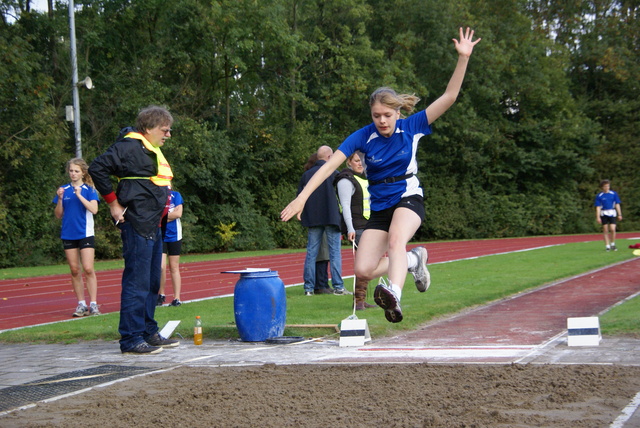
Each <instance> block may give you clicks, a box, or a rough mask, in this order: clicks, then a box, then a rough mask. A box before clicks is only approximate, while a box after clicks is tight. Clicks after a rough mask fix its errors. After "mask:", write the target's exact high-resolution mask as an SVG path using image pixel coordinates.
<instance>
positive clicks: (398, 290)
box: [389, 282, 402, 300]
mask: <svg viewBox="0 0 640 428" xmlns="http://www.w3.org/2000/svg"><path fill="white" fill-rule="evenodd" d="M389 287H391V289H392V290H393V292H394V293H396V296H398V300H400V298H401V297H402V288H400V287H398V286H397V285H395V284H394V283H392V282H390V283H389Z"/></svg>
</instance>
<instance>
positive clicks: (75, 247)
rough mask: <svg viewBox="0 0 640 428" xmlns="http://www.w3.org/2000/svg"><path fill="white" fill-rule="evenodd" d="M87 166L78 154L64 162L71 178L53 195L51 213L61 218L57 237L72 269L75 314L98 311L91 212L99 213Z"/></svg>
mask: <svg viewBox="0 0 640 428" xmlns="http://www.w3.org/2000/svg"><path fill="white" fill-rule="evenodd" d="M88 169H89V166H88V165H87V163H86V162H85V161H84V160H83V159H80V158H74V159H71V160H70V161H69V162H67V173H68V174H69V178H70V179H71V182H70V183H68V184H65V185H64V186H60V187H59V188H58V191H57V192H56V196H55V197H54V198H53V203H54V204H55V205H56V207H55V209H54V214H55V216H56V218H59V219H62V230H61V232H60V238H62V245H63V247H64V253H65V255H66V257H67V262H68V263H69V268H70V270H71V284H72V285H73V291H74V292H75V293H76V297H77V299H78V306H77V308H76V311H75V312H74V313H73V316H74V317H82V316H85V315H98V314H100V310H99V309H98V301H97V298H98V281H97V279H96V273H95V271H94V269H93V263H94V256H95V237H94V231H93V216H94V215H95V214H97V213H98V199H99V198H98V192H96V189H95V188H94V187H93V181H92V180H91V176H90V175H89V174H88ZM80 264H82V270H83V271H84V275H85V278H86V281H87V292H88V293H89V305H87V302H86V300H85V298H84V284H83V283H82V271H81V270H80Z"/></svg>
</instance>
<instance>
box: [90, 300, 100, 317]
mask: <svg viewBox="0 0 640 428" xmlns="http://www.w3.org/2000/svg"><path fill="white" fill-rule="evenodd" d="M89 314H90V315H100V309H98V304H97V303H92V304H91V305H90V306H89Z"/></svg>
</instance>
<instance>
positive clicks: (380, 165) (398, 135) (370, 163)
mask: <svg viewBox="0 0 640 428" xmlns="http://www.w3.org/2000/svg"><path fill="white" fill-rule="evenodd" d="M429 134H431V126H429V122H428V121H427V114H426V113H425V111H424V110H422V111H419V112H418V113H415V114H412V115H411V116H409V117H408V118H406V119H398V120H397V122H396V129H395V132H394V133H393V134H392V135H391V136H390V137H389V138H387V137H383V136H382V135H380V134H378V130H377V129H376V126H375V124H373V123H371V124H369V125H367V126H365V127H364V128H361V129H359V130H357V131H356V132H354V133H353V134H351V135H350V136H349V137H347V139H346V140H344V142H343V143H342V144H341V145H340V147H338V150H340V151H341V152H342V153H344V154H345V156H347V157H349V156H350V155H351V154H352V153H353V152H355V151H356V150H360V151H361V152H362V153H364V154H365V159H364V163H365V164H366V168H367V178H368V179H369V180H370V181H373V182H375V181H380V180H384V179H385V178H390V177H399V176H403V175H407V174H416V173H417V172H418V162H417V161H416V153H417V150H418V141H419V140H420V138H422V137H423V136H425V135H429ZM369 193H370V195H371V209H372V210H374V211H381V210H384V209H387V208H391V207H393V206H395V205H397V204H398V202H400V199H402V198H403V197H407V196H412V195H420V196H423V194H422V188H421V187H420V181H419V180H418V177H416V176H415V175H414V176H413V177H411V178H408V179H407V180H401V181H397V182H395V183H380V184H374V185H369Z"/></svg>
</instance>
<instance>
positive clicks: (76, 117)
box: [69, 0, 93, 158]
mask: <svg viewBox="0 0 640 428" xmlns="http://www.w3.org/2000/svg"><path fill="white" fill-rule="evenodd" d="M69 32H70V33H71V35H70V38H69V41H70V45H71V86H72V89H73V115H72V118H73V119H72V120H73V125H74V130H75V132H74V135H75V142H76V157H78V158H81V157H82V140H81V138H80V95H79V94H78V86H85V87H86V88H87V89H91V88H93V83H92V82H91V79H90V78H89V77H85V78H84V80H83V81H82V82H80V83H78V56H77V54H76V21H75V5H74V4H73V0H69Z"/></svg>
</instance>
